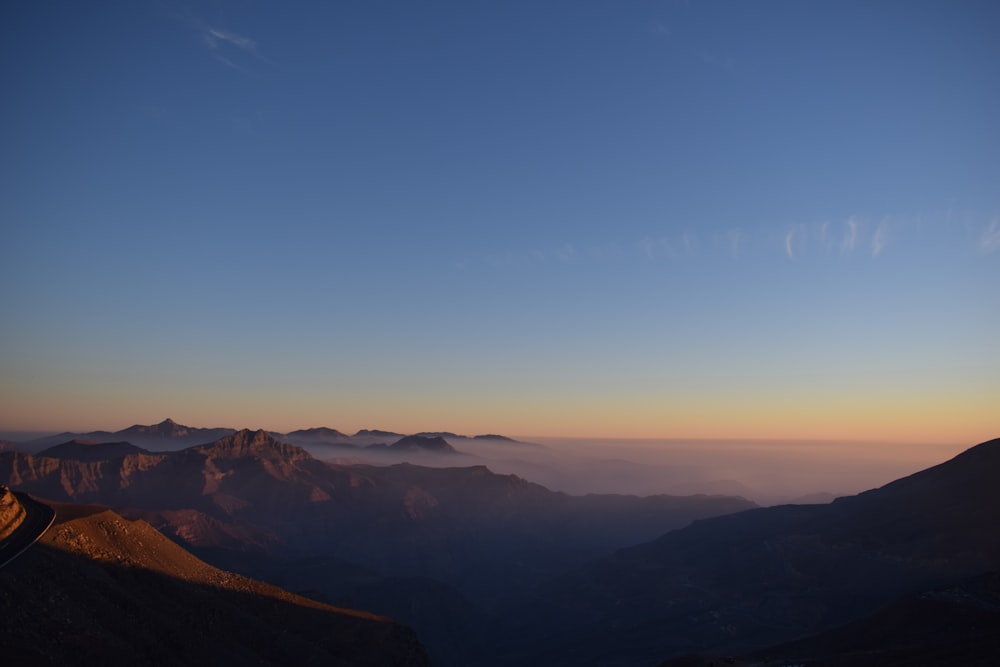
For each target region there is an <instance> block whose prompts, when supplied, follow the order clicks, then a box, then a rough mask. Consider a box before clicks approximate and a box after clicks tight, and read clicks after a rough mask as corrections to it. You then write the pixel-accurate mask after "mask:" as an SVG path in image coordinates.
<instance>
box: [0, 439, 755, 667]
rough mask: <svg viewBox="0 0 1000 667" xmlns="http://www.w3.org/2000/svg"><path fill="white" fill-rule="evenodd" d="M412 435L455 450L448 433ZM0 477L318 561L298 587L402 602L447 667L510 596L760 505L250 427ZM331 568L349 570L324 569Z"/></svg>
mask: <svg viewBox="0 0 1000 667" xmlns="http://www.w3.org/2000/svg"><path fill="white" fill-rule="evenodd" d="M401 442H402V444H403V446H405V447H410V446H426V447H428V448H431V449H434V448H443V447H444V446H446V445H447V443H446V442H445V441H444V440H443V438H441V437H440V436H434V437H424V436H410V437H408V438H403V439H401ZM0 480H2V481H6V482H8V483H9V484H10V485H11V486H13V487H16V488H18V489H20V490H22V491H26V492H29V493H32V494H34V495H37V496H40V497H43V498H49V499H52V500H55V501H60V502H77V503H96V504H101V505H105V506H110V507H114V508H116V509H117V511H118V512H120V513H122V514H124V515H126V516H128V517H129V518H133V519H138V518H141V519H144V520H146V521H148V522H149V523H150V524H151V525H153V526H155V527H156V528H157V529H158V530H160V531H162V532H163V533H164V534H166V535H168V536H169V537H171V538H172V539H174V540H175V541H176V542H177V543H178V544H180V545H182V546H184V547H185V548H188V549H190V550H192V551H193V552H194V553H196V554H197V555H199V556H201V557H202V558H205V559H206V560H208V561H209V562H211V563H213V564H215V565H218V566H221V567H225V568H227V569H231V570H236V571H239V572H241V573H243V574H246V575H249V576H253V577H256V578H262V579H266V580H269V581H272V582H273V583H276V584H279V585H289V586H290V585H291V583H292V582H290V581H289V580H288V577H287V573H288V572H289V571H298V570H300V569H301V568H304V567H310V568H312V570H311V571H313V572H314V573H315V575H316V576H315V578H314V580H312V581H311V582H303V581H301V580H299V581H297V582H295V585H296V586H300V587H301V589H302V590H309V591H311V594H312V595H313V596H314V597H319V598H322V599H325V600H330V601H332V602H334V603H336V604H346V603H348V602H349V603H350V604H352V605H355V606H360V607H361V608H366V609H370V610H374V611H378V612H382V613H388V612H393V613H399V612H400V611H402V612H403V613H402V617H401V618H400V620H402V621H404V622H407V623H410V624H412V625H414V627H416V629H417V630H418V632H420V634H421V637H425V636H430V637H441V638H442V639H441V641H440V642H438V643H435V642H433V641H432V642H428V650H429V651H430V653H431V655H432V657H433V658H435V660H436V662H437V663H440V664H449V662H450V663H451V664H455V663H460V662H468V661H469V660H471V659H473V658H475V655H476V652H477V651H481V650H482V648H481V646H482V645H487V644H488V642H485V641H484V642H482V643H481V645H476V644H477V642H473V641H471V638H475V637H482V636H486V635H495V634H496V633H498V632H501V628H502V627H505V622H504V621H502V620H501V622H497V617H496V614H495V610H496V609H497V608H498V605H499V604H500V601H501V600H503V599H506V598H509V597H510V596H512V595H513V594H515V593H518V594H526V593H527V592H528V591H530V590H531V588H532V587H533V586H535V585H537V584H539V583H541V582H542V581H544V580H545V579H546V578H548V577H551V576H555V575H557V574H559V573H562V572H565V571H566V570H567V568H570V567H573V566H576V565H582V564H584V563H586V562H588V561H589V560H590V559H593V558H596V557H598V556H601V555H605V554H609V553H611V552H612V551H613V550H614V549H615V548H618V547H620V546H623V545H627V544H634V543H637V542H641V541H643V540H647V539H651V538H653V537H655V536H657V535H660V534H662V533H663V532H665V531H668V530H671V529H673V528H676V527H680V526H683V525H685V524H687V523H689V522H690V521H691V520H693V519H696V518H701V517H706V516H715V515H719V514H726V513H730V512H734V511H739V510H743V509H747V508H750V507H753V504H752V503H750V502H749V501H746V500H744V499H742V498H736V497H727V496H714V497H713V496H690V497H675V496H665V495H661V496H651V497H638V496H625V495H588V496H571V495H567V494H564V493H559V492H553V491H550V490H549V489H546V488H545V487H542V486H540V485H537V484H533V483H531V482H528V481H526V480H524V479H521V478H519V477H517V476H514V475H497V474H494V473H492V472H491V471H490V470H489V469H487V468H486V467H484V466H468V467H457V468H427V467H422V466H416V465H411V464H398V465H392V466H383V467H379V466H370V465H344V464H335V463H330V462H326V461H321V460H318V459H316V458H314V457H313V456H312V455H310V454H309V453H308V452H307V451H306V450H305V449H303V448H300V447H298V446H295V445H290V444H287V443H283V442H281V441H279V440H277V439H276V438H274V437H273V436H272V435H271V434H269V433H267V432H265V431H249V430H244V431H238V432H236V433H234V434H231V435H227V436H225V437H222V438H219V439H218V440H216V441H214V442H211V443H207V444H202V445H197V446H194V447H188V448H186V449H183V450H178V451H166V452H150V451H147V450H143V449H138V448H134V447H133V446H124V445H120V444H117V445H116V444H108V443H93V444H90V443H87V442H85V441H81V440H79V439H77V440H74V441H70V442H68V443H63V444H59V445H54V446H52V447H51V448H49V449H46V450H44V451H43V452H41V453H40V454H38V455H30V454H24V453H18V452H5V453H2V454H0ZM318 561H320V562H336V563H341V564H343V563H346V564H347V565H348V566H347V567H346V568H345V567H338V568H336V569H335V570H333V571H324V570H322V569H317V568H315V567H313V564H315V563H316V562H318ZM390 582H391V583H390ZM392 590H398V591H401V592H405V594H406V595H407V596H409V597H408V598H406V599H408V600H409V601H410V602H411V604H401V602H400V599H399V596H398V595H395V596H394V595H392V594H391V593H390V591H392ZM418 609H419V610H420V611H419V613H418V611H417V610H418ZM435 619H440V620H435ZM440 623H446V624H448V625H446V626H445V627H441V625H440ZM473 626H474V627H473ZM491 641H493V640H491ZM456 646H458V648H456ZM441 656H444V661H443V662H442V660H440V659H438V658H439V657H441Z"/></svg>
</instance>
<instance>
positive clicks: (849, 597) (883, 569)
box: [525, 439, 1000, 664]
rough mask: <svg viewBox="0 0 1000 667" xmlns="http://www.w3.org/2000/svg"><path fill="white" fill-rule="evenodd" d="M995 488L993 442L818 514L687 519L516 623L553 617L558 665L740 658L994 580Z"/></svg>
mask: <svg viewBox="0 0 1000 667" xmlns="http://www.w3.org/2000/svg"><path fill="white" fill-rule="evenodd" d="M997 479H1000V439H998V440H992V441H989V442H986V443H983V444H981V445H978V446H976V447H973V448H971V449H969V450H967V451H966V452H964V453H962V454H960V455H958V456H957V457H955V458H954V459H952V460H950V461H947V462H945V463H942V464H940V465H938V466H935V467H933V468H929V469H927V470H924V471H922V472H919V473H916V474H914V475H911V476H909V477H906V478H903V479H900V480H897V481H895V482H893V483H891V484H888V485H886V486H884V487H881V488H879V489H875V490H872V491H868V492H865V493H862V494H859V495H857V496H852V497H848V498H841V499H838V500H837V501H835V502H833V503H831V504H829V505H812V506H781V507H771V508H765V509H755V510H750V511H746V512H741V513H739V514H733V515H729V516H723V517H718V518H713V519H705V520H701V521H696V522H695V523H693V524H692V525H691V526H689V527H687V528H684V529H681V530H676V531H673V532H671V533H668V534H666V535H664V536H662V537H660V538H659V539H656V540H654V541H652V542H648V543H646V544H642V545H639V546H636V547H632V548H628V549H623V550H621V551H618V552H617V553H615V554H614V555H613V556H611V557H610V558H606V559H603V560H601V561H599V562H598V563H596V564H595V565H593V566H591V567H589V568H585V569H583V570H581V571H579V572H578V573H577V574H575V575H573V576H569V577H565V578H562V579H559V580H556V581H553V582H550V583H549V584H547V585H546V586H545V587H543V588H542V589H541V592H540V593H539V596H538V597H537V598H536V599H535V600H533V601H532V604H531V606H530V609H531V610H534V611H533V612H532V611H530V610H529V611H528V612H527V613H526V615H525V618H526V621H527V623H529V624H530V623H531V622H532V618H536V619H537V617H538V615H545V616H547V617H556V618H560V619H562V626H563V632H562V635H561V639H560V637H559V636H557V637H554V638H550V639H549V645H550V647H551V650H552V652H553V654H555V655H558V656H559V659H558V660H556V661H555V662H557V663H559V664H570V663H572V662H574V661H575V660H578V659H580V658H581V657H584V656H586V657H587V659H589V660H593V659H598V660H600V658H601V657H602V656H605V655H606V656H607V657H608V658H609V664H615V663H614V661H612V660H610V658H611V657H612V656H614V657H615V658H616V659H617V660H620V661H621V664H642V663H643V662H655V661H656V660H657V659H659V660H662V659H664V658H667V657H670V656H671V655H681V654H684V653H694V652H704V651H709V652H716V651H718V652H740V653H742V652H745V651H749V650H752V649H754V648H759V647H763V646H768V645H774V644H778V643H780V642H787V641H789V640H793V639H796V638H799V637H803V636H806V635H810V634H814V633H818V632H822V631H824V630H828V629H831V628H833V627H836V626H838V625H842V624H844V623H848V622H850V621H852V620H856V619H860V618H862V617H864V616H866V615H869V614H872V613H873V612H875V611H876V610H877V609H879V608H880V607H883V606H884V605H887V604H889V603H890V602H892V601H893V600H895V599H897V598H899V597H901V596H904V595H907V594H911V593H914V592H916V591H920V590H925V589H929V588H933V587H936V586H945V585H949V584H952V583H954V582H956V581H960V580H962V579H964V578H967V577H970V576H975V575H979V574H982V573H984V572H988V571H993V570H997V569H1000V531H998V530H997V529H996V526H998V525H1000V485H998V484H997V483H996V480H997ZM533 614H534V616H533ZM570 636H582V637H584V639H583V640H582V641H570V639H569V637H570ZM629 661H631V662H629Z"/></svg>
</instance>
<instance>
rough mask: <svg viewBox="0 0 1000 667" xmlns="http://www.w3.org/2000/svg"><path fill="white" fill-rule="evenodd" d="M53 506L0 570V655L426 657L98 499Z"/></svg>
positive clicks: (73, 661) (49, 661)
mask: <svg viewBox="0 0 1000 667" xmlns="http://www.w3.org/2000/svg"><path fill="white" fill-rule="evenodd" d="M56 509H57V519H56V524H55V525H53V526H52V528H51V529H50V530H49V532H48V533H47V534H46V535H45V536H43V537H42V539H41V540H40V541H39V543H38V544H36V545H35V546H34V547H32V548H31V549H29V550H28V551H27V552H26V553H25V554H23V555H22V556H21V557H20V558H19V559H17V560H16V561H15V562H13V563H12V564H11V565H9V566H8V567H7V568H5V569H4V570H2V571H0V618H2V619H3V623H0V646H3V647H4V649H3V657H4V662H5V664H23V665H27V664H31V665H90V664H93V665H97V664H162V665H168V664H218V665H244V664H259V665H287V664H331V665H345V666H347V665H355V666H357V667H362V666H366V667H376V666H379V665H387V664H399V665H412V666H414V667H423V666H425V665H428V664H429V663H428V661H427V658H426V654H425V653H424V651H423V649H422V647H421V646H420V644H419V642H418V641H417V639H416V637H415V635H414V634H413V633H412V631H410V630H409V629H408V628H406V627H404V626H401V625H399V624H397V623H395V622H393V621H390V620H388V619H386V618H382V617H378V616H373V615H371V614H366V613H362V612H356V611H348V610H344V609H338V608H334V607H331V606H329V605H324V604H321V603H318V602H315V601H312V600H309V599H306V598H302V597H299V596H296V595H292V594H290V593H287V592H286V591H283V590H281V589H279V588H277V587H275V586H271V585H268V584H264V583H261V582H258V581H254V580H251V579H247V578H245V577H241V576H239V575H235V574H231V573H228V572H223V571H221V570H217V569H215V568H214V567H211V566H209V565H207V564H206V563H204V562H202V561H200V560H198V559H197V558H195V557H194V556H192V555H191V554H189V553H187V552H186V551H184V550H183V549H181V548H180V547H179V546H177V545H176V544H174V543H172V542H170V541H169V540H167V539H166V538H164V537H163V536H162V535H160V534H159V533H157V532H156V531H155V530H153V529H152V528H151V527H150V526H149V525H147V524H145V523H144V522H142V521H128V520H125V519H123V518H122V517H120V516H119V515H117V514H115V513H114V512H111V511H108V510H106V509H104V508H101V507H88V506H79V505H76V506H73V505H61V506H57V508H56Z"/></svg>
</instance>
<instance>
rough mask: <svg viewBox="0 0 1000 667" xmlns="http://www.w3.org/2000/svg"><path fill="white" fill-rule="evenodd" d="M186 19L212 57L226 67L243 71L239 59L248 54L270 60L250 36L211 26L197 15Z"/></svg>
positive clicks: (262, 59)
mask: <svg viewBox="0 0 1000 667" xmlns="http://www.w3.org/2000/svg"><path fill="white" fill-rule="evenodd" d="M186 21H187V23H188V24H189V25H190V26H192V27H193V28H194V30H195V31H196V32H197V34H198V37H199V39H200V40H201V43H202V44H204V45H205V47H206V48H207V49H208V51H209V53H211V54H212V57H213V58H215V59H216V60H218V61H219V62H220V63H222V64H223V65H225V66H227V67H231V68H233V69H237V70H241V71H245V68H244V67H241V66H240V64H239V60H240V58H246V56H248V55H249V56H253V58H255V59H256V60H261V61H263V62H266V63H270V62H271V61H270V60H268V59H267V58H266V57H264V56H263V55H262V54H261V53H260V50H259V49H258V47H257V40H255V39H253V38H252V37H248V36H246V35H242V34H240V33H237V32H234V31H232V30H225V29H223V28H219V27H216V26H211V25H209V24H208V23H206V22H205V21H203V20H202V19H200V18H197V17H191V16H189V17H187V18H186Z"/></svg>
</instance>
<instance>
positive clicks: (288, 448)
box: [194, 428, 312, 459]
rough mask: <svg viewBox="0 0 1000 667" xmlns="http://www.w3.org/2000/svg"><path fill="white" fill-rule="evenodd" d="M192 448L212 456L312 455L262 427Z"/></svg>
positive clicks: (238, 432) (306, 456) (270, 456)
mask: <svg viewBox="0 0 1000 667" xmlns="http://www.w3.org/2000/svg"><path fill="white" fill-rule="evenodd" d="M194 449H196V450H198V451H200V452H202V453H206V454H211V455H214V456H221V457H224V458H236V457H241V456H262V457H264V458H272V457H275V458H282V459H310V458H312V456H311V455H310V454H309V453H308V452H307V451H306V450H304V449H302V448H301V447H296V446H295V445H288V444H285V443H283V442H281V441H280V440H278V439H276V438H275V437H274V436H272V435H271V434H270V433H268V432H267V431H265V430H263V429H258V430H256V431H251V430H250V429H248V428H245V429H243V430H241V431H237V432H236V433H233V434H232V435H227V436H225V437H222V438H219V439H218V440H216V441H215V442H212V443H209V444H207V445H202V446H200V447H195V448H194Z"/></svg>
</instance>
